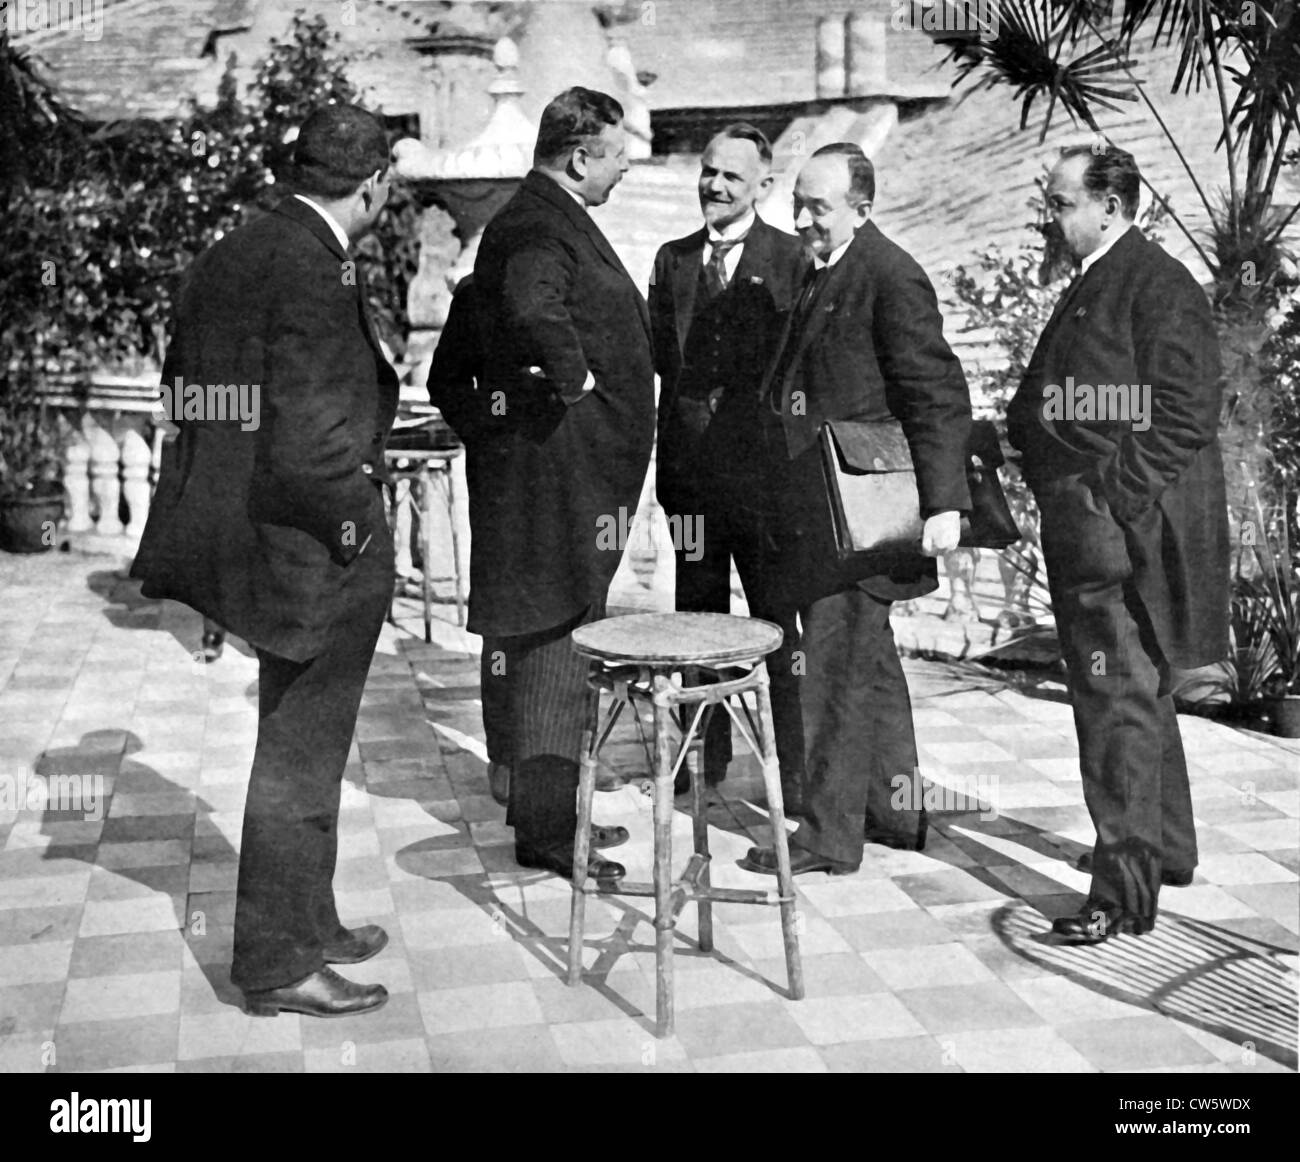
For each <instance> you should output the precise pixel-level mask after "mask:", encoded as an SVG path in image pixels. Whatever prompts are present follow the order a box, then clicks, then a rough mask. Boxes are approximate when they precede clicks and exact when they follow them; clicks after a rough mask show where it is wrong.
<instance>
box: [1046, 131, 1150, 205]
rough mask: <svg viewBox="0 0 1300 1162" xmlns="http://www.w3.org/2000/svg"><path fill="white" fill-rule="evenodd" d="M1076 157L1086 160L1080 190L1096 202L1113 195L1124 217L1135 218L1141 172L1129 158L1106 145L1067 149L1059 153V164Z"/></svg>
mask: <svg viewBox="0 0 1300 1162" xmlns="http://www.w3.org/2000/svg"><path fill="white" fill-rule="evenodd" d="M1076 157H1086V158H1087V159H1088V164H1087V166H1086V167H1085V168H1084V171H1083V187H1084V189H1086V190H1087V191H1088V192H1089V193H1090V194H1091V195H1092V196H1093V197H1094V198H1096V199H1099V200H1100V199H1102V198H1106V197H1109V196H1110V195H1111V194H1114V195H1115V197H1117V198H1118V199H1119V204H1120V206H1121V208H1122V209H1123V211H1124V217H1126V218H1136V217H1137V212H1138V201H1139V199H1140V197H1141V194H1142V172H1141V171H1140V170H1139V169H1138V164H1137V161H1136V160H1135V159H1134V157H1133V155H1132V154H1131V153H1129V151H1128V150H1127V149H1120V148H1119V147H1118V146H1114V145H1111V144H1110V143H1109V142H1105V143H1102V142H1097V143H1096V144H1094V145H1070V146H1067V147H1066V148H1064V149H1062V150H1061V160H1062V161H1069V160H1070V159H1072V158H1076Z"/></svg>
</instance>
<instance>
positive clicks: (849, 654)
mask: <svg viewBox="0 0 1300 1162" xmlns="http://www.w3.org/2000/svg"><path fill="white" fill-rule="evenodd" d="M874 197H875V171H874V169H873V168H872V165H871V162H870V160H869V159H868V158H867V157H866V156H865V155H864V154H863V152H862V150H861V149H860V148H858V146H856V145H852V144H848V143H840V144H835V145H828V146H825V147H823V148H822V149H819V150H817V152H816V153H814V154H813V156H812V157H811V158H810V159H809V160H808V162H807V163H806V164H805V165H804V167H803V169H802V170H801V171H800V173H799V177H798V180H797V181H796V183H795V189H794V209H795V228H796V229H797V230H798V232H799V236H800V237H801V238H802V239H803V241H804V244H805V245H806V246H807V247H808V249H809V250H810V251H811V252H812V255H813V263H814V264H813V268H812V270H811V271H810V272H809V277H808V278H807V279H806V280H805V286H804V289H803V290H802V292H801V294H800V297H799V300H798V303H797V304H796V306H795V309H794V311H793V312H792V314H791V317H790V321H789V323H788V324H787V326H786V328H785V332H784V334H783V336H782V339H781V343H780V346H779V348H778V351H777V355H776V358H775V361H774V363H773V365H772V367H771V368H770V370H769V372H768V377H767V380H766V383H765V393H766V396H767V402H766V404H765V411H764V425H765V431H766V435H767V439H768V446H769V448H770V452H769V454H770V456H771V457H772V459H773V460H774V462H775V463H777V464H779V465H780V466H781V467H780V483H779V486H778V489H777V494H778V496H779V498H780V501H781V506H780V512H779V516H778V522H779V523H778V539H779V542H780V549H781V559H780V561H779V562H778V565H777V567H776V578H775V580H776V588H777V590H778V597H777V600H779V601H786V602H789V603H790V604H791V605H793V606H794V607H796V608H797V609H798V611H799V621H800V625H801V629H802V639H801V642H800V646H801V648H802V650H803V656H804V664H805V669H806V672H805V674H804V676H803V679H802V682H801V685H800V702H801V704H802V707H803V728H804V746H805V783H804V817H803V821H802V822H801V823H800V826H799V829H798V830H797V831H796V832H795V833H794V835H793V836H792V837H791V840H790V861H791V867H792V870H793V871H794V872H795V873H796V874H798V873H801V872H812V871H828V872H832V873H834V874H845V873H848V872H852V871H855V870H856V869H857V868H858V866H859V865H860V864H861V862H862V845H863V841H864V838H865V839H866V840H868V841H871V842H877V843H884V844H887V845H889V846H891V847H898V848H907V849H913V850H920V849H921V848H922V847H923V846H924V844H925V834H926V820H925V813H924V810H923V809H922V808H920V807H919V805H918V804H919V801H920V796H919V794H912V793H908V789H909V788H911V789H912V790H913V791H915V790H919V788H917V787H916V782H915V781H916V779H917V753H916V738H915V734H914V732H913V727H912V707H911V702H910V700H909V697H908V692H907V680H906V678H905V677H904V674H903V669H902V666H901V664H900V662H899V660H898V651H897V648H896V647H895V644H894V635H893V632H892V630H891V629H890V625H889V608H890V604H891V603H892V602H893V601H896V600H906V599H908V598H912V597H917V596H920V595H921V594H923V593H929V592H931V591H932V590H934V589H935V588H936V587H937V586H938V577H937V570H936V568H935V563H934V561H933V559H932V558H934V557H937V556H939V554H941V553H943V552H946V551H948V550H949V549H953V548H956V546H957V543H958V539H959V536H960V517H961V513H962V512H963V511H965V510H968V509H969V508H970V497H969V493H968V490H967V485H966V474H965V456H966V445H967V442H968V440H969V436H970V397H969V394H968V392H967V389H966V379H965V377H964V376H963V374H962V370H961V365H960V364H959V363H958V361H957V359H956V357H955V356H954V355H953V353H952V351H951V350H950V349H949V347H948V344H947V343H946V342H945V341H944V338H943V325H942V320H941V318H940V315H939V310H938V304H937V301H936V298H935V294H934V289H933V287H932V286H931V285H930V281H929V279H927V278H926V276H925V273H924V271H922V270H921V268H920V266H919V265H917V263H916V261H915V260H914V259H913V258H912V257H911V256H910V255H908V254H907V253H906V252H905V251H904V250H902V249H901V248H900V247H898V246H896V245H895V244H894V243H893V242H890V241H889V240H888V239H887V238H886V237H885V236H884V235H883V234H882V233H881V232H880V231H879V230H878V229H877V228H876V226H875V224H874V223H873V222H872V221H870V217H871V207H872V201H873V200H874ZM890 419H896V420H898V421H899V423H900V424H901V426H902V429H903V433H904V435H905V436H906V439H907V443H908V446H909V448H910V450H911V454H912V461H913V463H914V465H915V469H916V483H917V491H918V493H919V497H920V504H921V515H922V517H923V518H924V524H923V529H922V537H921V544H920V545H919V546H918V548H919V552H918V553H917V554H916V555H915V556H911V557H908V558H906V559H900V560H898V561H896V562H893V563H880V562H875V563H873V562H871V561H868V562H867V563H866V564H862V563H849V564H845V563H841V562H840V560H839V558H838V555H837V553H836V550H835V546H834V543H833V540H831V538H830V537H829V522H828V519H827V512H828V505H829V501H828V498H827V494H826V482H825V478H824V474H823V470H822V464H821V449H820V447H819V434H820V431H821V428H822V426H823V424H825V423H826V422H827V421H828V420H861V421H887V420H890ZM900 780H901V784H900ZM900 787H901V789H902V790H903V792H904V793H903V794H901V795H899V794H898V791H899V789H900ZM741 866H742V867H746V868H748V869H749V870H751V871H759V872H765V873H768V874H775V872H776V856H775V852H774V850H773V849H772V848H770V847H769V848H753V849H751V850H750V852H749V854H748V855H747V856H746V857H745V859H744V860H742V861H741Z"/></svg>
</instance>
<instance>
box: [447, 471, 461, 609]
mask: <svg viewBox="0 0 1300 1162" xmlns="http://www.w3.org/2000/svg"><path fill="white" fill-rule="evenodd" d="M447 519H448V521H450V522H451V569H452V572H453V573H455V574H456V624H457V625H464V624H465V582H464V581H463V580H462V578H461V574H460V534H459V533H458V532H457V531H456V474H455V471H454V468H453V464H452V462H451V461H450V460H448V461H447Z"/></svg>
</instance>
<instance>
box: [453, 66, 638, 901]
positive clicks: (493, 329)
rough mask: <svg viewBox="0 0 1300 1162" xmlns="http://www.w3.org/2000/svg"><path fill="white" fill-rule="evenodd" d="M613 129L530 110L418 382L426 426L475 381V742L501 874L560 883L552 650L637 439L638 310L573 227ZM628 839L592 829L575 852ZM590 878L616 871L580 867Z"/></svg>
mask: <svg viewBox="0 0 1300 1162" xmlns="http://www.w3.org/2000/svg"><path fill="white" fill-rule="evenodd" d="M622 117H623V110H622V108H621V107H620V105H619V104H618V102H617V101H615V100H614V99H613V98H612V97H609V96H607V95H606V94H604V93H598V92H594V91H592V90H589V89H584V88H580V87H575V88H572V89H568V90H566V91H565V92H563V93H561V94H560V95H559V96H558V97H556V98H555V99H554V100H552V101H551V103H550V104H549V105H547V107H546V108H545V110H543V112H542V118H541V124H540V127H539V130H538V135H537V145H536V149H535V151H534V159H533V161H534V165H533V169H532V171H531V172H530V173H529V174H528V176H527V177H526V178H525V179H524V181H523V184H522V186H521V187H520V189H519V191H518V192H517V193H516V194H515V195H514V197H512V198H511V199H510V201H509V202H507V203H506V205H505V206H504V207H503V208H502V209H501V210H500V212H499V213H498V214H497V215H496V217H494V218H493V219H492V221H491V222H489V223H488V226H487V229H486V230H485V231H484V234H483V240H482V242H481V244H480V246H479V252H478V258H477V261H476V262H475V264H474V274H473V283H472V287H471V288H467V290H468V291H470V296H469V297H465V296H463V295H459V294H458V295H457V296H456V301H455V302H454V303H453V310H452V318H449V320H448V333H447V335H444V342H446V341H447V340H448V338H450V339H451V340H452V342H451V344H450V346H449V347H448V349H447V350H446V351H445V352H443V351H442V345H441V344H440V347H439V353H440V354H435V359H434V364H433V368H432V370H431V373H430V393H431V396H432V398H433V399H434V401H435V402H438V403H440V406H441V401H442V400H444V399H446V398H447V397H448V396H450V397H452V398H453V400H454V399H458V398H461V397H464V396H465V393H466V392H468V391H469V390H470V387H469V380H470V378H471V375H470V373H471V372H476V374H475V375H474V378H475V379H476V380H477V387H476V388H475V389H474V390H475V394H476V396H477V397H478V398H479V399H480V400H481V406H475V405H474V404H473V403H470V402H466V401H464V400H462V402H465V403H466V406H465V407H464V409H462V410H461V411H458V410H457V408H456V406H455V403H454V402H453V404H452V409H451V411H450V412H449V415H452V416H453V417H454V416H456V415H462V416H463V417H466V418H468V420H469V422H470V424H471V426H472V428H473V431H472V434H471V437H470V453H469V455H470V460H469V463H468V465H467V470H468V473H469V498H470V524H471V529H472V532H473V548H472V553H471V560H470V603H469V628H470V629H471V630H472V631H473V632H475V633H479V634H482V635H483V638H484V641H483V656H484V664H483V667H482V674H483V681H484V691H483V706H484V718H485V729H486V731H487V734H488V742H489V752H490V758H491V759H493V760H494V763H497V764H503V765H506V766H508V767H509V768H510V772H511V776H510V780H509V808H508V813H507V816H506V819H507V822H508V823H509V824H510V825H511V826H512V827H514V829H515V856H516V859H517V860H518V862H519V863H520V864H521V865H522V866H524V867H536V868H544V869H547V870H550V871H554V872H556V873H557V874H559V875H562V876H571V875H572V874H573V841H574V831H575V829H576V827H577V786H578V757H579V752H580V750H581V742H582V732H583V729H584V727H585V725H586V721H587V715H588V712H589V707H590V698H591V697H592V692H591V691H590V689H589V688H588V686H587V671H588V663H587V662H586V660H585V659H583V658H582V657H580V656H579V655H578V654H576V653H575V652H574V650H573V647H572V643H571V640H570V634H571V632H572V631H573V630H574V629H575V628H576V627H577V626H579V625H583V624H585V623H586V622H589V621H594V620H597V619H599V618H600V617H602V616H604V610H605V598H606V594H607V591H608V589H609V583H610V581H611V579H612V578H613V576H614V572H615V570H616V568H617V567H618V563H619V560H620V557H621V547H618V548H614V547H610V546H608V545H607V544H606V537H605V535H603V532H602V531H603V530H606V529H607V528H608V526H609V525H610V523H611V522H618V523H620V524H621V518H622V514H623V513H624V512H626V513H631V512H634V511H635V510H636V504H637V500H638V498H639V496H640V492H641V486H642V484H643V482H644V480H645V473H646V469H647V467H648V466H649V462H650V451H651V445H652V442H653V439H654V367H653V362H652V358H651V351H650V320H649V315H648V313H647V310H646V304H645V299H644V298H642V296H641V293H640V291H639V290H638V289H637V287H636V285H635V284H634V283H633V281H632V279H631V277H630V276H629V275H628V273H627V271H626V270H625V269H624V267H623V264H622V263H621V262H620V261H619V259H618V256H617V255H616V254H615V253H614V251H613V249H612V248H611V247H610V244H609V242H608V241H607V240H606V238H605V236H604V234H602V233H601V231H600V228H599V227H598V226H597V225H596V223H595V222H594V221H593V220H592V218H591V216H590V214H589V213H588V212H587V210H588V207H590V206H599V205H602V204H604V202H605V201H606V200H607V199H608V198H609V195H610V192H611V191H612V190H613V188H614V187H615V186H616V185H617V184H618V182H619V181H620V180H621V179H622V177H623V174H624V173H626V172H627V168H628V163H627V156H626V145H625V137H624V130H623V127H622ZM453 322H454V324H455V325H454V326H453ZM474 348H477V351H475V350H474ZM453 422H455V421H454V419H453ZM462 422H464V421H462ZM626 839H627V831H626V830H625V829H624V828H621V827H596V828H594V834H593V836H592V843H593V847H594V848H601V847H612V846H615V845H616V844H618V843H622V842H624V841H625V840H626ZM589 872H590V874H591V875H593V876H596V877H597V878H614V877H617V876H620V875H622V874H623V867H622V865H620V864H617V863H615V862H613V861H612V860H606V859H604V858H602V857H600V856H599V855H596V854H593V855H592V857H591V862H590V865H589Z"/></svg>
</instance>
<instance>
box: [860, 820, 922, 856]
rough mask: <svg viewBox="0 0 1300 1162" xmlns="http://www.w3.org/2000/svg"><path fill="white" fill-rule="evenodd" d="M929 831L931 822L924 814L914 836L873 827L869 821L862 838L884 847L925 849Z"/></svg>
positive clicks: (910, 849)
mask: <svg viewBox="0 0 1300 1162" xmlns="http://www.w3.org/2000/svg"><path fill="white" fill-rule="evenodd" d="M929 832H930V824H929V823H928V822H927V821H926V819H925V818H924V816H923V817H922V819H921V824H920V826H919V827H917V829H916V834H915V835H914V836H913V835H895V834H894V833H893V832H890V831H882V830H880V829H879V828H878V827H872V826H871V824H870V823H868V824H867V826H866V829H865V830H864V831H863V832H862V838H863V839H864V840H865V841H866V842H867V843H879V844H880V845H881V846H882V847H892V848H893V849H894V850H895V851H924V850H925V840H926V836H927V835H928V834H929Z"/></svg>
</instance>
